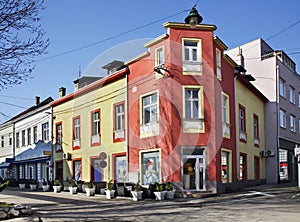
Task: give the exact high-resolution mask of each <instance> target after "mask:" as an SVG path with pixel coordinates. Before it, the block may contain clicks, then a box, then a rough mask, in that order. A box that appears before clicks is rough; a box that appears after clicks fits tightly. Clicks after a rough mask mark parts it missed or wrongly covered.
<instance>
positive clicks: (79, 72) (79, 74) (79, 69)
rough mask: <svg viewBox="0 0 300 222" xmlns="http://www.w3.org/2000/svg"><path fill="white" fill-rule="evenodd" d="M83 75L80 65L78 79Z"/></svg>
mask: <svg viewBox="0 0 300 222" xmlns="http://www.w3.org/2000/svg"><path fill="white" fill-rule="evenodd" d="M80 76H81V66H79V67H78V79H79V78H80Z"/></svg>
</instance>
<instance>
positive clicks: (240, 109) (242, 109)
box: [239, 106, 246, 132]
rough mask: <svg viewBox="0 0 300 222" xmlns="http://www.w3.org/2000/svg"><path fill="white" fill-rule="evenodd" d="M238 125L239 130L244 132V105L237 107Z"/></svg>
mask: <svg viewBox="0 0 300 222" xmlns="http://www.w3.org/2000/svg"><path fill="white" fill-rule="evenodd" d="M239 126H240V132H246V110H245V107H242V106H240V107H239Z"/></svg>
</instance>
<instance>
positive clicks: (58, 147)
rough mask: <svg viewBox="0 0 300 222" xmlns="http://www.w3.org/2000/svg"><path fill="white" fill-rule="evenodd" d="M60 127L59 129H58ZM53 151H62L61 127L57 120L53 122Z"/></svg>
mask: <svg viewBox="0 0 300 222" xmlns="http://www.w3.org/2000/svg"><path fill="white" fill-rule="evenodd" d="M59 128H60V129H59ZM55 135H56V137H55V151H56V152H57V153H59V152H62V140H63V138H62V137H63V129H62V122H57V123H56V124H55Z"/></svg>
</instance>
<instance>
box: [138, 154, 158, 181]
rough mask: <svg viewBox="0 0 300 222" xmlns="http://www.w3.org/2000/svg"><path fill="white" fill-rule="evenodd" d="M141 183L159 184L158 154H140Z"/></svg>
mask: <svg viewBox="0 0 300 222" xmlns="http://www.w3.org/2000/svg"><path fill="white" fill-rule="evenodd" d="M141 173H142V180H143V181H142V183H143V184H153V183H156V182H160V161H159V152H149V153H143V154H142V172H141Z"/></svg>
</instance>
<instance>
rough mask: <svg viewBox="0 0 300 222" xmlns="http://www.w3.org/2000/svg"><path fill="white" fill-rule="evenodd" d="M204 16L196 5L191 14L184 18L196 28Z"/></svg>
mask: <svg viewBox="0 0 300 222" xmlns="http://www.w3.org/2000/svg"><path fill="white" fill-rule="evenodd" d="M202 20H203V18H202V17H201V16H200V15H199V13H198V11H197V9H196V6H194V7H193V8H192V9H191V11H190V14H189V15H188V16H187V17H186V18H185V19H184V21H185V23H186V24H190V25H191V28H196V26H197V25H198V24H200V23H201V22H202Z"/></svg>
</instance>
